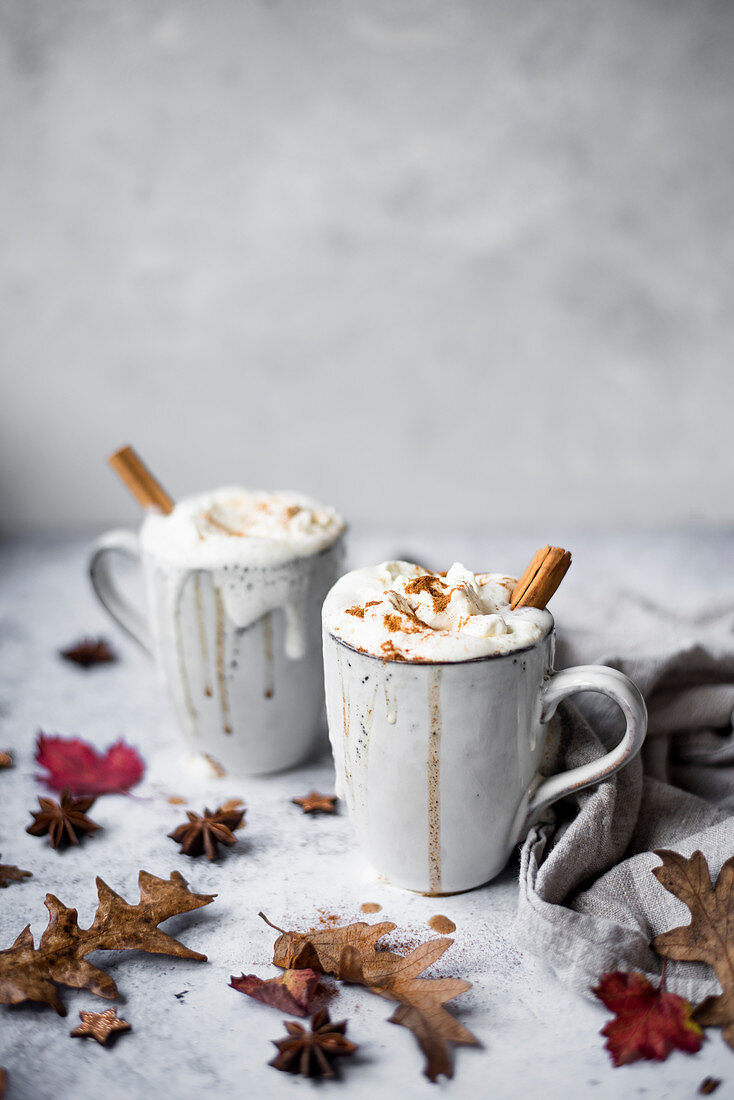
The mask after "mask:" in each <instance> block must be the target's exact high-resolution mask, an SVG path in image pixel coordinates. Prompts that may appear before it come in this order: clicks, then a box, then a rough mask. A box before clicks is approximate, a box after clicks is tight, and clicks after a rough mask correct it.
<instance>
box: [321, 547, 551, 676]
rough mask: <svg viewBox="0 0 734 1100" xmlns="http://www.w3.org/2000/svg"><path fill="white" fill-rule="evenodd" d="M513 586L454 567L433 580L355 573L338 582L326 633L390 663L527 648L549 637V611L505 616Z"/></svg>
mask: <svg viewBox="0 0 734 1100" xmlns="http://www.w3.org/2000/svg"><path fill="white" fill-rule="evenodd" d="M515 583H516V582H515V579H514V578H513V577H508V576H506V575H505V574H504V573H472V572H471V571H470V570H468V569H466V568H464V566H463V565H461V564H460V563H459V562H456V563H455V564H454V565H452V566H451V568H450V569H449V571H448V573H445V574H443V573H432V572H430V571H429V570H427V569H423V568H421V566H419V565H413V564H411V563H410V562H404V561H386V562H382V564H381V565H376V566H372V567H369V568H366V569H356V570H354V571H353V572H351V573H347V574H346V575H345V576H344V577H342V578H341V580H339V581H337V583H336V584H335V585H334V587H333V588H332V589H331V591H330V593H329V595H328V596H327V598H326V601H325V603H324V608H323V622H324V627H325V628H326V630H328V631H329V632H330V633H331V634H334V635H335V636H336V637H337V638H340V639H341V640H342V641H344V642H346V643H347V644H349V645H351V646H354V647H355V648H356V649H360V650H362V651H363V652H365V653H371V654H373V655H374V656H376V657H382V658H383V659H385V660H393V661H463V660H470V659H472V658H474V657H487V656H492V655H499V654H503V653H511V652H512V651H513V650H516V649H522V648H524V647H525V646H529V645H532V644H533V643H535V642H537V641H539V640H540V639H541V638H542V637H544V636H545V635H546V634H547V633H548V631H549V630H550V629H551V626H552V623H553V620H552V618H551V616H550V614H549V613H548V612H547V611H540V610H538V609H537V608H533V607H523V608H518V609H517V610H515V611H511V610H510V597H511V595H512V589H513V588H514V586H515Z"/></svg>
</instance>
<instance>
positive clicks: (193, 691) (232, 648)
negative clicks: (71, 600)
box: [89, 524, 344, 775]
mask: <svg viewBox="0 0 734 1100" xmlns="http://www.w3.org/2000/svg"><path fill="white" fill-rule="evenodd" d="M343 552H344V551H343V538H342V537H341V536H340V537H338V538H337V539H336V540H335V541H334V542H333V543H332V544H331V545H330V546H328V547H326V549H323V550H319V551H317V552H316V553H313V554H308V555H305V556H302V557H297V558H292V559H290V560H288V561H279V562H273V563H272V564H264V565H244V564H242V563H241V562H236V561H232V562H231V563H229V564H224V565H222V566H220V567H219V568H217V569H216V570H215V569H207V568H198V567H197V568H187V567H184V566H179V565H172V564H171V563H170V562H168V561H164V560H163V559H161V558H160V557H158V556H157V555H156V554H155V553H153V552H152V551H151V550H150V549H149V548H148V547H147V546H146V540H145V524H143V528H142V531H141V536H139V535H138V534H136V533H135V532H134V531H128V530H118V531H110V532H108V533H107V534H106V535H103V536H102V537H101V538H100V539H98V540H97V541H96V543H95V544H94V546H93V547H92V551H91V556H90V559H89V575H90V579H91V582H92V586H93V588H94V591H95V592H96V594H97V596H98V598H99V600H100V601H101V603H102V604H103V606H104V607H105V608H106V610H107V611H108V612H109V614H110V615H111V616H112V618H113V619H115V620H116V621H117V622H118V623H119V625H120V626H121V627H122V628H123V629H124V630H126V631H127V633H128V634H130V635H132V637H133V638H135V640H136V641H138V642H139V643H140V645H142V646H143V648H144V649H146V650H148V652H149V653H151V654H152V655H153V656H154V657H155V659H156V661H157V663H158V665H159V667H160V668H161V669H162V671H163V674H164V678H165V680H166V682H167V686H168V691H169V693H170V695H171V698H172V700H173V705H174V708H175V710H176V714H177V716H178V720H179V724H180V726H181V729H182V731H183V733H184V736H185V739H186V741H187V743H188V746H189V749H190V750H191V751H192V752H194V753H202V754H204V755H205V756H206V757H208V758H209V761H210V763H211V764H213V765H214V766H215V768H216V767H217V766H219V767H220V768H221V769H223V770H224V771H226V772H231V773H234V774H235V775H237V774H239V775H262V774H266V773H268V772H273V771H279V770H281V769H283V768H288V767H291V766H293V765H295V764H298V763H300V762H301V761H303V760H305V759H306V758H307V757H309V756H310V755H311V754H312V753H313V752H314V750H315V749H316V747H317V745H318V742H319V740H320V738H321V737H322V736H323V725H322V710H323V672H322V662H321V636H320V625H319V623H320V609H321V604H322V602H323V599H324V596H325V595H326V593H327V592H328V590H329V588H330V587H331V586H332V584H333V583H334V581H335V580H336V579H337V577H338V576H339V573H340V571H341V569H342V565H343ZM113 553H122V554H124V555H126V556H128V557H133V558H139V559H141V561H142V566H143V573H144V577H145V588H146V602H147V610H146V612H145V613H143V612H141V611H139V610H137V609H136V608H135V607H133V606H132V604H131V603H130V602H129V601H128V600H127V598H126V597H125V596H124V595H123V594H122V593H121V592H120V591H119V589H118V587H117V585H116V583H115V581H114V578H113V576H112V573H111V570H110V557H111V555H112V554H113ZM253 600H254V601H255V603H256V604H258V603H259V605H260V611H259V613H258V614H257V616H256V617H255V618H254V619H253V617H252V607H253Z"/></svg>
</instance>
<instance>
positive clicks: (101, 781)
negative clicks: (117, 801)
mask: <svg viewBox="0 0 734 1100" xmlns="http://www.w3.org/2000/svg"><path fill="white" fill-rule="evenodd" d="M36 763H37V764H40V765H41V767H42V768H46V769H47V770H48V773H49V774H48V775H47V776H42V777H40V778H42V779H43V782H44V783H45V784H46V786H47V787H50V788H51V790H54V791H63V790H64V788H65V787H68V788H69V790H70V791H71V793H72V794H79V795H84V794H86V795H100V794H122V793H123V792H124V791H128V790H129V789H130V787H134V786H135V784H136V783H139V782H140V780H141V779H142V778H143V774H144V772H145V765H144V763H143V760H142V757H141V756H140V754H139V753H138V752H137V750H136V749H134V748H132V747H131V746H130V745H126V744H125V742H124V741H123V740H122V739H120V740H119V741H117V742H116V743H115V744H114V745H110V747H109V748H108V749H107V751H106V752H97V750H96V749H95V748H94V746H93V745H90V744H89V743H88V742H87V741H84V740H83V739H82V738H81V737H60V736H51V737H47V736H46V734H45V733H42V732H41V733H39V735H38V741H37V742H36Z"/></svg>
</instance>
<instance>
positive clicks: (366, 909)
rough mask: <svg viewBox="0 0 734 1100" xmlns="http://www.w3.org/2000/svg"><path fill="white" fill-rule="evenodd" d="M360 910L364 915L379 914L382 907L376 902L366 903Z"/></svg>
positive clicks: (363, 903)
mask: <svg viewBox="0 0 734 1100" xmlns="http://www.w3.org/2000/svg"><path fill="white" fill-rule="evenodd" d="M359 908H360V910H361V911H362V912H363V913H379V912H380V910H381V909H382V906H381V905H378V904H377V902H376V901H365V902H362V904H361V905H360V907H359Z"/></svg>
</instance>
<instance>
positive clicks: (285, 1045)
mask: <svg viewBox="0 0 734 1100" xmlns="http://www.w3.org/2000/svg"><path fill="white" fill-rule="evenodd" d="M283 1023H284V1024H285V1029H286V1031H287V1032H288V1038H287V1039H277V1040H276V1039H274V1040H273V1043H274V1045H275V1046H276V1047H277V1048H278V1051H279V1053H278V1054H276V1056H275V1058H273V1059H272V1061H270V1062H268V1065H270V1066H274V1067H275V1069H280V1070H283V1072H284V1073H299V1074H300V1075H301V1076H302V1077H334V1076H335V1074H334V1070H333V1069H332V1068H331V1065H330V1060H331V1059H332V1058H340V1057H342V1055H347V1054H354V1052H355V1051H356V1050H357V1049H358V1047H357V1044H356V1043H350V1042H349V1040H348V1039H346V1038H345V1037H344V1035H345V1032H346V1030H347V1021H346V1020H342V1021H341V1023H338V1024H332V1022H331V1020H330V1018H329V1010H328V1008H322V1009H321V1011H320V1012H316V1013H315V1014H314V1015H313V1016H312V1017H311V1030H310V1031H307V1029H306V1028H305V1027H303V1026H302V1025H301V1024H296V1023H294V1022H293V1021H291V1020H284V1021H283Z"/></svg>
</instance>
